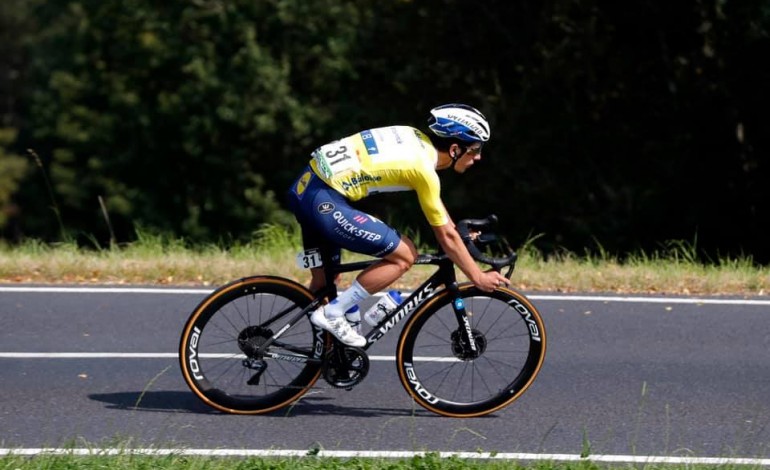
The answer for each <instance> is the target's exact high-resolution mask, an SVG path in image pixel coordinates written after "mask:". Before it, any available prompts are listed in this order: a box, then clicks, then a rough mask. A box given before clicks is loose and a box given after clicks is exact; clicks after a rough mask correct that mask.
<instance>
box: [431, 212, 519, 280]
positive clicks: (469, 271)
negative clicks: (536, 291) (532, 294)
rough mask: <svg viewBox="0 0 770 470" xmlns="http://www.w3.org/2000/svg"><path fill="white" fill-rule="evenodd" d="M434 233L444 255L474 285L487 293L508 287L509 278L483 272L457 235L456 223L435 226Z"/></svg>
mask: <svg viewBox="0 0 770 470" xmlns="http://www.w3.org/2000/svg"><path fill="white" fill-rule="evenodd" d="M432 228H433V233H434V234H435V235H436V240H438V242H439V244H440V245H441V248H443V249H444V253H446V255H447V256H448V257H449V259H451V260H452V261H453V262H454V263H455V264H456V265H457V266H458V267H459V268H460V270H461V271H462V272H463V273H464V274H465V275H466V276H467V277H468V279H470V281H471V282H473V284H475V285H476V287H478V288H479V289H481V290H483V291H485V292H491V291H493V290H495V288H496V287H498V286H500V285H508V284H509V281H508V278H506V277H505V276H503V275H502V274H500V273H498V272H497V271H482V270H481V268H479V267H478V265H477V264H476V262H475V261H474V260H473V258H472V257H471V254H470V253H468V249H467V248H465V244H464V243H463V240H462V238H461V237H460V234H459V233H457V229H456V228H455V225H454V223H453V222H452V221H451V219H450V220H449V223H447V224H444V225H440V226H433V227H432Z"/></svg>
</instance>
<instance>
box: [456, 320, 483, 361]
mask: <svg viewBox="0 0 770 470" xmlns="http://www.w3.org/2000/svg"><path fill="white" fill-rule="evenodd" d="M471 336H472V337H473V342H474V346H475V347H476V349H475V350H474V349H473V348H472V347H471V344H470V342H469V341H467V339H466V338H467V336H466V335H465V331H464V330H460V329H458V330H455V331H454V332H453V333H452V337H451V338H452V354H454V355H455V357H456V358H458V359H460V360H461V361H472V360H474V359H478V358H479V357H480V356H481V355H482V354H484V351H486V349H487V338H486V336H484V333H482V332H480V331H479V330H477V329H475V328H473V329H471Z"/></svg>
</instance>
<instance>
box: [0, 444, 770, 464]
mask: <svg viewBox="0 0 770 470" xmlns="http://www.w3.org/2000/svg"><path fill="white" fill-rule="evenodd" d="M431 453H432V454H434V452H431ZM425 454H426V452H410V451H352V450H319V451H318V452H315V451H308V450H276V449H154V448H153V449H123V448H120V449H115V448H107V449H62V448H19V449H3V448H0V456H6V455H17V456H36V455H74V456H90V455H94V456H104V455H108V456H109V455H149V456H165V455H179V456H204V457H303V456H307V455H317V456H319V457H330V458H342V459H346V458H375V459H408V458H412V457H415V456H424V455H425ZM436 454H438V455H439V457H441V458H448V457H452V456H454V457H457V458H461V459H479V460H510V461H518V460H526V461H548V462H612V463H641V464H676V465H681V464H684V465H752V466H770V459H761V458H741V457H677V456H655V455H648V456H645V455H602V454H597V455H591V456H589V457H581V456H580V455H577V454H534V453H511V452H495V453H491V452H436Z"/></svg>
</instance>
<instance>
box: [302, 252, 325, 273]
mask: <svg viewBox="0 0 770 470" xmlns="http://www.w3.org/2000/svg"><path fill="white" fill-rule="evenodd" d="M297 266H299V267H300V268H302V269H310V268H320V267H321V266H323V263H322V262H321V252H320V251H319V250H317V249H314V250H306V251H303V252H302V253H300V254H298V255H297Z"/></svg>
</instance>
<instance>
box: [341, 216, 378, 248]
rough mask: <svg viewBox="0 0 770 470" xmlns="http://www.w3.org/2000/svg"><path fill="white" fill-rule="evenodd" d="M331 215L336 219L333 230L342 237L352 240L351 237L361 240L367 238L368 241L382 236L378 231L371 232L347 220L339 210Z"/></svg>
mask: <svg viewBox="0 0 770 470" xmlns="http://www.w3.org/2000/svg"><path fill="white" fill-rule="evenodd" d="M332 217H333V218H334V220H336V221H337V225H338V226H337V227H335V228H334V231H335V232H336V233H338V234H340V235H342V236H343V237H345V238H347V239H349V240H352V239H353V238H352V237H356V238H360V239H363V240H369V241H377V240H379V239H380V238H382V235H380V234H379V233H375V232H371V231H369V230H365V229H363V228H361V227H359V226H357V225H356V224H354V223H353V222H351V221H349V220H348V219H347V218H346V217H345V216H344V215H343V214H342V212H340V211H336V212H334V214H332Z"/></svg>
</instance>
